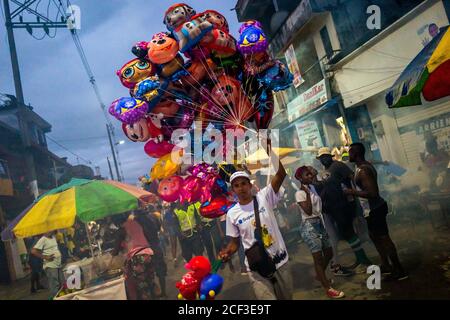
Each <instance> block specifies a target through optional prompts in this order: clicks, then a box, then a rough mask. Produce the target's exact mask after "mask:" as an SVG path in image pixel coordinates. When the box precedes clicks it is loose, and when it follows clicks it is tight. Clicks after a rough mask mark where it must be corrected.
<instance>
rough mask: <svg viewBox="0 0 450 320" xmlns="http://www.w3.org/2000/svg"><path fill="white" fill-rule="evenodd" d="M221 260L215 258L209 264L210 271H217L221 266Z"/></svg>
mask: <svg viewBox="0 0 450 320" xmlns="http://www.w3.org/2000/svg"><path fill="white" fill-rule="evenodd" d="M222 263H223V262H222V260H220V259H217V260H215V261H214V262H213V263H212V264H211V273H217V271H219V269H220V267H221V266H222Z"/></svg>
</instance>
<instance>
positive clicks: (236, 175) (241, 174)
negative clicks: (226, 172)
mask: <svg viewBox="0 0 450 320" xmlns="http://www.w3.org/2000/svg"><path fill="white" fill-rule="evenodd" d="M241 177H243V178H247V179H248V180H249V181H250V176H249V175H248V173H247V172H245V171H236V172H235V173H233V174H232V175H231V177H230V183H233V180H234V179H236V178H241Z"/></svg>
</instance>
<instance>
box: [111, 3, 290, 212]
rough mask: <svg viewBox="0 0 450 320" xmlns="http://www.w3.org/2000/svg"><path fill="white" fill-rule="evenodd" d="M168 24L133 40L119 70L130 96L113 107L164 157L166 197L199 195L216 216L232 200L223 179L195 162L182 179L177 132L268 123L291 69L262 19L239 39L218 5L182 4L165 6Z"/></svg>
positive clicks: (161, 177) (157, 168)
mask: <svg viewBox="0 0 450 320" xmlns="http://www.w3.org/2000/svg"><path fill="white" fill-rule="evenodd" d="M164 24H165V26H166V28H167V31H166V32H159V33H156V34H154V35H153V36H152V37H151V38H150V40H149V41H140V42H138V43H136V44H135V45H133V46H132V48H131V52H132V53H133V54H134V56H135V57H134V58H133V59H131V60H130V61H128V62H127V63H125V64H124V65H123V66H122V68H120V69H119V70H118V71H117V76H118V77H119V80H120V81H121V83H122V85H123V86H124V87H126V88H127V89H129V96H127V97H122V98H119V99H116V100H115V101H114V102H112V104H111V105H110V107H109V113H110V114H111V115H112V116H114V117H115V118H116V119H117V120H119V121H120V122H121V123H122V129H123V132H124V134H125V135H126V136H127V137H128V138H129V139H130V140H131V141H133V142H141V143H145V145H144V151H145V152H146V153H147V155H148V156H150V157H152V158H156V159H158V160H157V161H156V163H155V164H154V166H153V167H152V169H151V172H150V174H149V176H150V180H151V181H155V180H156V181H161V182H160V185H159V191H160V192H159V194H160V196H161V198H162V199H163V200H166V201H169V202H171V201H177V200H180V201H189V202H194V201H196V200H197V201H201V202H202V203H203V204H204V207H203V212H204V213H205V214H206V215H209V216H215V215H217V210H221V208H226V206H227V200H226V199H227V194H226V188H225V187H224V185H225V183H224V182H223V181H221V180H219V179H218V175H217V173H216V172H215V171H214V168H212V169H211V168H209V169H208V170H210V172H206V171H204V168H206V167H204V168H203V167H202V168H203V169H201V170H200V169H198V170H200V171H199V172H194V171H195V170H196V169H195V168H194V169H192V170H193V171H190V172H188V174H189V176H188V177H187V178H185V179H183V178H182V177H181V176H180V175H185V172H182V166H181V163H180V161H177V160H176V159H180V158H181V157H183V156H184V155H185V154H184V151H183V149H181V148H178V147H175V143H176V141H173V140H172V139H173V138H172V133H173V132H174V131H175V130H177V129H186V131H187V132H189V134H190V135H192V132H193V122H194V120H201V121H202V127H201V130H210V129H211V128H215V129H218V130H220V131H224V130H225V129H228V128H242V129H244V130H245V128H246V127H245V126H246V125H248V123H254V126H255V127H256V129H266V128H268V126H269V124H270V121H271V119H272V114H273V108H274V97H273V93H272V92H273V91H279V90H284V89H286V88H288V87H289V86H290V85H291V83H292V80H293V76H292V74H291V73H290V72H289V70H288V68H287V67H286V66H285V65H284V64H283V63H282V62H280V61H278V60H275V59H273V58H272V57H271V56H270V55H269V53H268V52H267V48H268V41H267V38H266V35H265V34H264V31H263V29H262V26H261V24H260V23H259V22H257V21H247V22H245V23H244V24H242V26H241V27H240V30H239V38H238V40H236V39H235V38H234V37H233V36H232V35H231V34H230V33H229V27H228V23H227V21H226V19H225V17H224V16H223V15H222V14H220V13H219V12H216V11H214V10H207V11H205V12H202V13H197V12H196V11H195V10H194V9H193V8H192V7H190V6H189V5H187V4H183V3H179V4H175V5H173V6H171V7H170V8H168V9H167V11H166V12H165V16H164ZM192 140H193V139H192ZM214 199H218V200H216V202H215V203H214Z"/></svg>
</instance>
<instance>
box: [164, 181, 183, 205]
mask: <svg viewBox="0 0 450 320" xmlns="http://www.w3.org/2000/svg"><path fill="white" fill-rule="evenodd" d="M183 182H184V180H183V178H182V177H180V176H172V177H170V178H167V179H164V180H162V181H161V182H160V183H159V186H158V194H159V197H160V198H161V199H163V200H164V201H167V202H175V201H177V200H178V199H179V198H180V190H181V187H182V185H183Z"/></svg>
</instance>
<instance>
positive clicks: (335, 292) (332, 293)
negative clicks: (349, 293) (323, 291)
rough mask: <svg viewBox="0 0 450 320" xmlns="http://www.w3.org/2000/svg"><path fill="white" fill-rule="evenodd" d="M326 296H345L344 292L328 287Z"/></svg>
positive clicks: (335, 297)
mask: <svg viewBox="0 0 450 320" xmlns="http://www.w3.org/2000/svg"><path fill="white" fill-rule="evenodd" d="M327 296H328V298H331V299H342V298H343V297H345V294H344V292H342V291H339V290H336V289H333V288H330V289H328V291H327Z"/></svg>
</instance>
